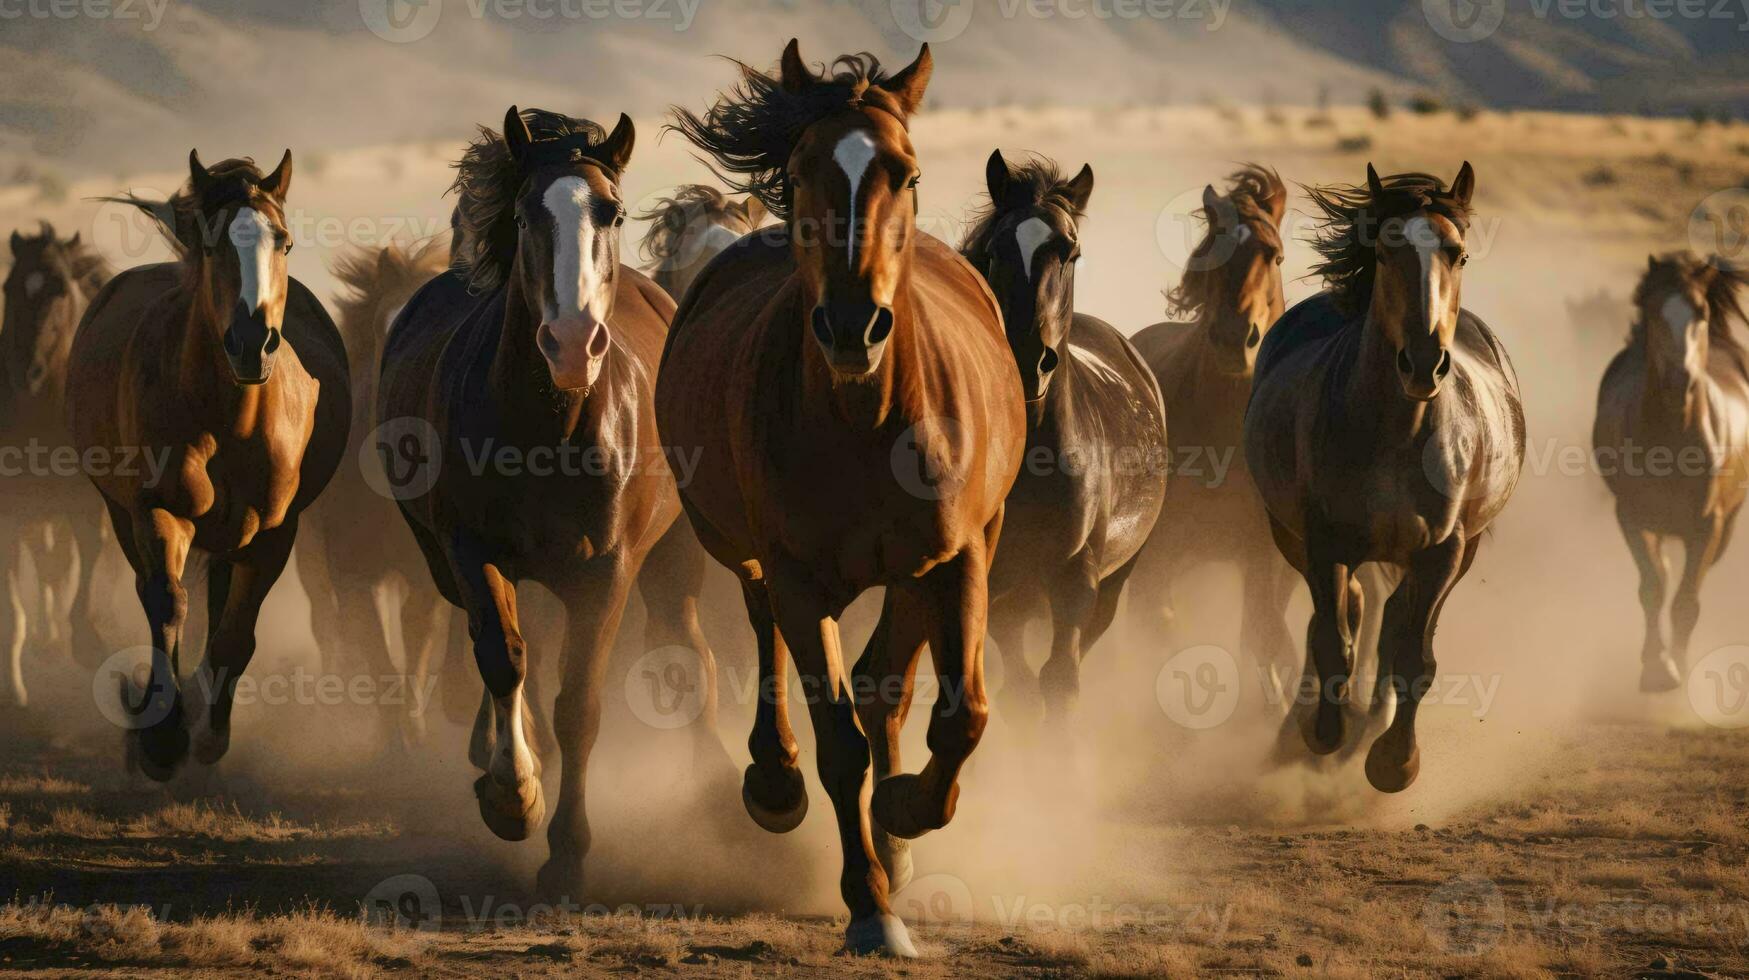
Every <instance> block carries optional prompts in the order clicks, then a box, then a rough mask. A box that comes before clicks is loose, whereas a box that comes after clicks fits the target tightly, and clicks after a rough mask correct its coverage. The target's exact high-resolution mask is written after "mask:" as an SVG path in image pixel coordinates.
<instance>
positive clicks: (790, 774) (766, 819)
mask: <svg viewBox="0 0 1749 980" xmlns="http://www.w3.org/2000/svg"><path fill="white" fill-rule="evenodd" d="M781 773H782V775H780V776H778V777H777V779H775V780H772V779H771V778H770V777H768V776H766V775H765V770H763V769H760V768H759V767H758V766H756V765H755V766H748V767H747V771H746V772H744V773H742V774H741V802H742V803H743V804H745V805H746V807H747V815H748V816H750V817H752V818H753V822H754V823H756V824H758V825H759V826H761V827H763V828H765V829H766V830H769V831H771V832H772V833H774V834H787V833H789V832H790V831H792V830H794V829H796V827H797V826H799V825H800V824H801V822H802V818H803V817H805V816H807V815H808V787H807V784H806V783H804V782H802V771H801V770H800V769H796V768H789V769H783V770H781Z"/></svg>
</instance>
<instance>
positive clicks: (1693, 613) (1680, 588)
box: [1642, 522, 1725, 686]
mask: <svg viewBox="0 0 1749 980" xmlns="http://www.w3.org/2000/svg"><path fill="white" fill-rule="evenodd" d="M1724 538H1725V527H1724V523H1723V522H1715V523H1714V525H1713V526H1712V527H1710V528H1708V529H1706V530H1704V531H1702V532H1700V533H1698V534H1691V535H1689V536H1688V537H1686V538H1684V539H1683V556H1682V580H1681V581H1680V582H1679V583H1677V586H1676V594H1675V595H1674V596H1673V597H1672V598H1671V600H1670V657H1669V658H1668V659H1669V661H1670V664H1669V666H1670V667H1672V668H1673V669H1674V676H1675V677H1676V678H1678V679H1680V678H1681V677H1682V676H1683V675H1684V674H1685V673H1687V671H1688V643H1689V640H1690V639H1692V638H1693V637H1694V627H1695V624H1697V623H1699V622H1700V586H1701V582H1702V581H1704V580H1705V579H1706V573H1707V570H1708V569H1710V568H1712V566H1713V563H1714V562H1715V561H1717V560H1718V557H1719V550H1720V545H1721V544H1722V543H1723V541H1724ZM1642 686H1643V685H1642Z"/></svg>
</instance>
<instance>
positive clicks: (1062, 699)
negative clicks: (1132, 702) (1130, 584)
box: [1038, 563, 1099, 730]
mask: <svg viewBox="0 0 1749 980" xmlns="http://www.w3.org/2000/svg"><path fill="white" fill-rule="evenodd" d="M1050 598H1051V656H1050V659H1049V660H1046V661H1045V665H1044V667H1043V668H1041V669H1040V670H1039V672H1038V682H1039V693H1040V694H1041V695H1043V697H1044V703H1045V724H1046V725H1047V726H1050V727H1052V728H1055V729H1058V730H1063V729H1065V728H1066V727H1067V726H1068V724H1069V717H1070V714H1071V713H1072V712H1073V711H1074V709H1075V704H1076V702H1078V701H1079V700H1080V698H1081V649H1082V642H1083V638H1084V637H1085V635H1086V631H1087V629H1088V627H1089V626H1091V625H1092V620H1093V614H1094V611H1095V610H1096V608H1097V607H1098V602H1099V583H1098V582H1097V581H1096V580H1095V579H1094V576H1093V573H1092V570H1091V569H1089V568H1088V567H1086V565H1085V564H1083V563H1078V564H1077V566H1076V567H1075V568H1073V569H1071V570H1069V571H1067V572H1066V573H1065V574H1064V576H1063V577H1062V578H1061V579H1060V580H1058V581H1057V582H1056V584H1055V585H1054V586H1053V587H1052V588H1051V592H1050Z"/></svg>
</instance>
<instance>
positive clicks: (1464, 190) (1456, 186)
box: [1451, 160, 1476, 208]
mask: <svg viewBox="0 0 1749 980" xmlns="http://www.w3.org/2000/svg"><path fill="white" fill-rule="evenodd" d="M1475 193H1476V171H1475V170H1474V169H1472V168H1471V167H1470V161H1468V160H1465V161H1464V165H1463V166H1461V167H1459V168H1458V174H1457V177H1456V178H1455V179H1453V180H1452V182H1451V196H1452V197H1455V198H1457V202H1458V203H1459V204H1461V205H1463V206H1464V207H1466V208H1467V207H1469V206H1470V197H1471V195H1473V194H1475Z"/></svg>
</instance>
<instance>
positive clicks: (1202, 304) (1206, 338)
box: [1130, 165, 1293, 689]
mask: <svg viewBox="0 0 1749 980" xmlns="http://www.w3.org/2000/svg"><path fill="white" fill-rule="evenodd" d="M1202 204H1203V206H1202V212H1201V214H1202V217H1203V220H1204V221H1206V222H1207V223H1208V232H1207V234H1206V235H1204V236H1203V239H1202V241H1201V242H1200V243H1198V245H1197V246H1196V248H1195V250H1194V251H1193V252H1192V253H1191V256H1190V259H1189V261H1188V263H1187V268H1186V270H1185V273H1184V278H1183V279H1182V280H1181V281H1180V282H1179V284H1178V287H1177V288H1176V289H1174V290H1172V292H1171V293H1169V294H1168V296H1167V299H1168V301H1169V302H1170V304H1171V307H1172V311H1173V312H1174V313H1177V314H1178V315H1180V316H1183V317H1185V318H1186V319H1185V320H1183V321H1180V322H1176V323H1156V324H1154V325H1153V326H1151V327H1147V328H1145V329H1143V330H1141V331H1140V332H1138V333H1137V334H1136V335H1135V336H1134V337H1132V338H1131V340H1132V341H1133V342H1134V343H1135V345H1136V349H1137V350H1139V351H1141V352H1142V357H1143V358H1144V359H1146V360H1147V362H1148V366H1149V367H1151V368H1153V370H1154V375H1155V377H1157V378H1158V379H1159V381H1160V390H1161V391H1162V392H1163V393H1164V394H1165V396H1166V418H1167V419H1169V420H1170V421H1171V444H1172V461H1173V463H1174V465H1173V467H1172V474H1171V477H1170V479H1169V480H1168V483H1167V498H1168V499H1169V500H1171V501H1172V505H1171V506H1170V507H1168V508H1167V509H1166V512H1165V514H1163V515H1162V516H1161V518H1160V522H1159V523H1158V524H1157V525H1155V527H1154V534H1153V536H1152V537H1150V538H1149V539H1148V544H1147V546H1146V547H1144V548H1143V549H1142V554H1141V557H1140V558H1139V559H1138V561H1137V565H1138V569H1139V571H1138V573H1137V574H1136V575H1134V576H1133V581H1132V584H1131V585H1130V606H1131V608H1132V609H1134V610H1136V612H1137V616H1136V618H1137V619H1138V620H1140V622H1139V623H1138V627H1139V628H1140V629H1141V630H1142V631H1144V632H1152V631H1154V630H1157V629H1159V627H1160V625H1161V623H1160V621H1159V619H1158V618H1156V617H1158V616H1159V615H1160V614H1161V613H1164V614H1165V618H1166V622H1167V623H1168V624H1170V623H1171V621H1172V608H1171V607H1172V586H1173V583H1174V582H1176V581H1178V580H1179V579H1181V578H1182V577H1183V576H1184V575H1185V574H1186V573H1187V572H1189V571H1190V570H1191V569H1194V568H1196V567H1197V566H1199V565H1203V564H1207V563H1210V562H1234V563H1236V564H1237V565H1238V566H1239V574H1240V576H1241V579H1242V581H1243V583H1244V587H1243V588H1244V603H1243V606H1242V609H1241V613H1240V636H1239V647H1240V650H1241V651H1242V652H1243V653H1244V654H1245V655H1246V656H1248V657H1253V658H1255V659H1256V661H1257V663H1258V664H1259V665H1261V666H1262V667H1263V669H1264V670H1265V671H1266V672H1267V675H1268V677H1269V678H1270V679H1271V680H1272V681H1273V682H1274V683H1273V686H1275V687H1277V688H1278V689H1279V678H1278V677H1277V672H1278V670H1280V669H1281V668H1286V667H1289V665H1291V663H1292V658H1293V637H1292V636H1291V635H1290V634H1289V633H1288V627H1287V603H1288V599H1289V596H1290V590H1291V588H1292V585H1293V578H1292V576H1293V570H1292V569H1291V568H1290V567H1288V565H1287V563H1286V562H1284V561H1282V559H1281V555H1280V553H1278V552H1277V551H1276V549H1275V543H1274V541H1272V540H1271V538H1270V535H1269V518H1268V515H1267V514H1266V513H1265V511H1264V509H1263V500H1262V498H1261V497H1259V496H1258V495H1257V485H1256V484H1255V483H1254V482H1252V479H1251V471H1250V469H1249V468H1248V467H1246V465H1245V457H1244V454H1243V453H1242V452H1240V446H1239V444H1240V442H1241V440H1242V438H1243V435H1242V429H1243V426H1244V421H1245V404H1246V402H1247V401H1249V399H1250V397H1251V374H1252V370H1253V368H1254V366H1255V365H1256V362H1257V351H1258V350H1259V349H1260V348H1261V347H1262V345H1263V338H1265V337H1267V336H1268V335H1269V331H1270V328H1271V327H1272V326H1274V325H1275V321H1276V320H1278V319H1280V318H1281V314H1282V311H1283V309H1285V308H1286V305H1285V302H1284V300H1283V299H1282V289H1281V261H1282V250H1283V243H1282V239H1281V221H1282V218H1283V217H1284V216H1285V215H1286V214H1287V188H1286V186H1284V185H1283V184H1282V182H1281V178H1280V177H1278V176H1276V174H1275V172H1274V171H1273V170H1268V169H1266V168H1263V167H1259V166H1255V165H1253V166H1247V167H1245V168H1243V169H1241V170H1239V171H1238V172H1237V173H1234V174H1233V175H1232V176H1231V177H1229V178H1228V185H1227V193H1226V194H1224V195H1222V194H1219V193H1217V192H1216V191H1215V188H1214V187H1213V186H1212V185H1210V186H1208V187H1205V188H1203V192H1202Z"/></svg>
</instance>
